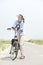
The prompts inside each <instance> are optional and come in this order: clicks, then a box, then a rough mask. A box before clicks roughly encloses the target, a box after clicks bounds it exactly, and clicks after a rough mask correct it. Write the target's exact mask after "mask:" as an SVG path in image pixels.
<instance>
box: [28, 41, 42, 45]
mask: <svg viewBox="0 0 43 65" xmlns="http://www.w3.org/2000/svg"><path fill="white" fill-rule="evenodd" d="M28 42H31V43H35V44H38V45H43V40H28Z"/></svg>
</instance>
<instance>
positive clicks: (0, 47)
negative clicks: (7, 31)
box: [0, 40, 10, 51]
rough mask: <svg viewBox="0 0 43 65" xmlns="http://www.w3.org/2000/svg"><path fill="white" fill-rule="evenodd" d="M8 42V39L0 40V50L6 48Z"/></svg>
mask: <svg viewBox="0 0 43 65" xmlns="http://www.w3.org/2000/svg"><path fill="white" fill-rule="evenodd" d="M9 44H10V41H9V40H8V41H7V40H6V41H4V40H3V41H0V50H2V51H3V50H4V49H6V48H8V46H9Z"/></svg>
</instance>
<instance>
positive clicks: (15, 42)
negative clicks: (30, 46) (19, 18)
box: [7, 26, 20, 60]
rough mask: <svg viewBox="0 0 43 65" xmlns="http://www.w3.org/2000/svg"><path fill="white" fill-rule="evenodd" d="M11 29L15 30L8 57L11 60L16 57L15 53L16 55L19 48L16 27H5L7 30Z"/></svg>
mask: <svg viewBox="0 0 43 65" xmlns="http://www.w3.org/2000/svg"><path fill="white" fill-rule="evenodd" d="M16 27H17V26H16ZM12 29H13V30H14V31H15V36H14V39H12V40H11V45H12V49H11V53H10V58H11V59H12V60H15V59H16V58H17V55H18V50H19V49H20V44H19V42H18V39H17V35H16V28H14V27H12V28H7V30H12ZM18 29H19V28H18Z"/></svg>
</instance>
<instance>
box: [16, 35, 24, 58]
mask: <svg viewBox="0 0 43 65" xmlns="http://www.w3.org/2000/svg"><path fill="white" fill-rule="evenodd" d="M17 37H18V41H19V44H20V53H21V57H24V47H23V46H24V40H23V36H21V35H18V36H17Z"/></svg>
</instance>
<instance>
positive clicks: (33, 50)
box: [0, 42, 43, 65]
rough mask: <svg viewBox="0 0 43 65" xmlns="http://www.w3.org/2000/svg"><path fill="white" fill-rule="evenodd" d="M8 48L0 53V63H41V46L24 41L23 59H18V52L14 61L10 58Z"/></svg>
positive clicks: (18, 64) (42, 60)
mask: <svg viewBox="0 0 43 65" xmlns="http://www.w3.org/2000/svg"><path fill="white" fill-rule="evenodd" d="M9 49H10V47H9V48H8V49H6V50H5V51H4V52H1V53H0V65H43V46H40V45H36V44H32V43H27V42H25V44H24V53H25V59H19V56H20V52H19V54H18V57H17V59H16V60H14V61H12V60H11V58H10V55H9Z"/></svg>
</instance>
